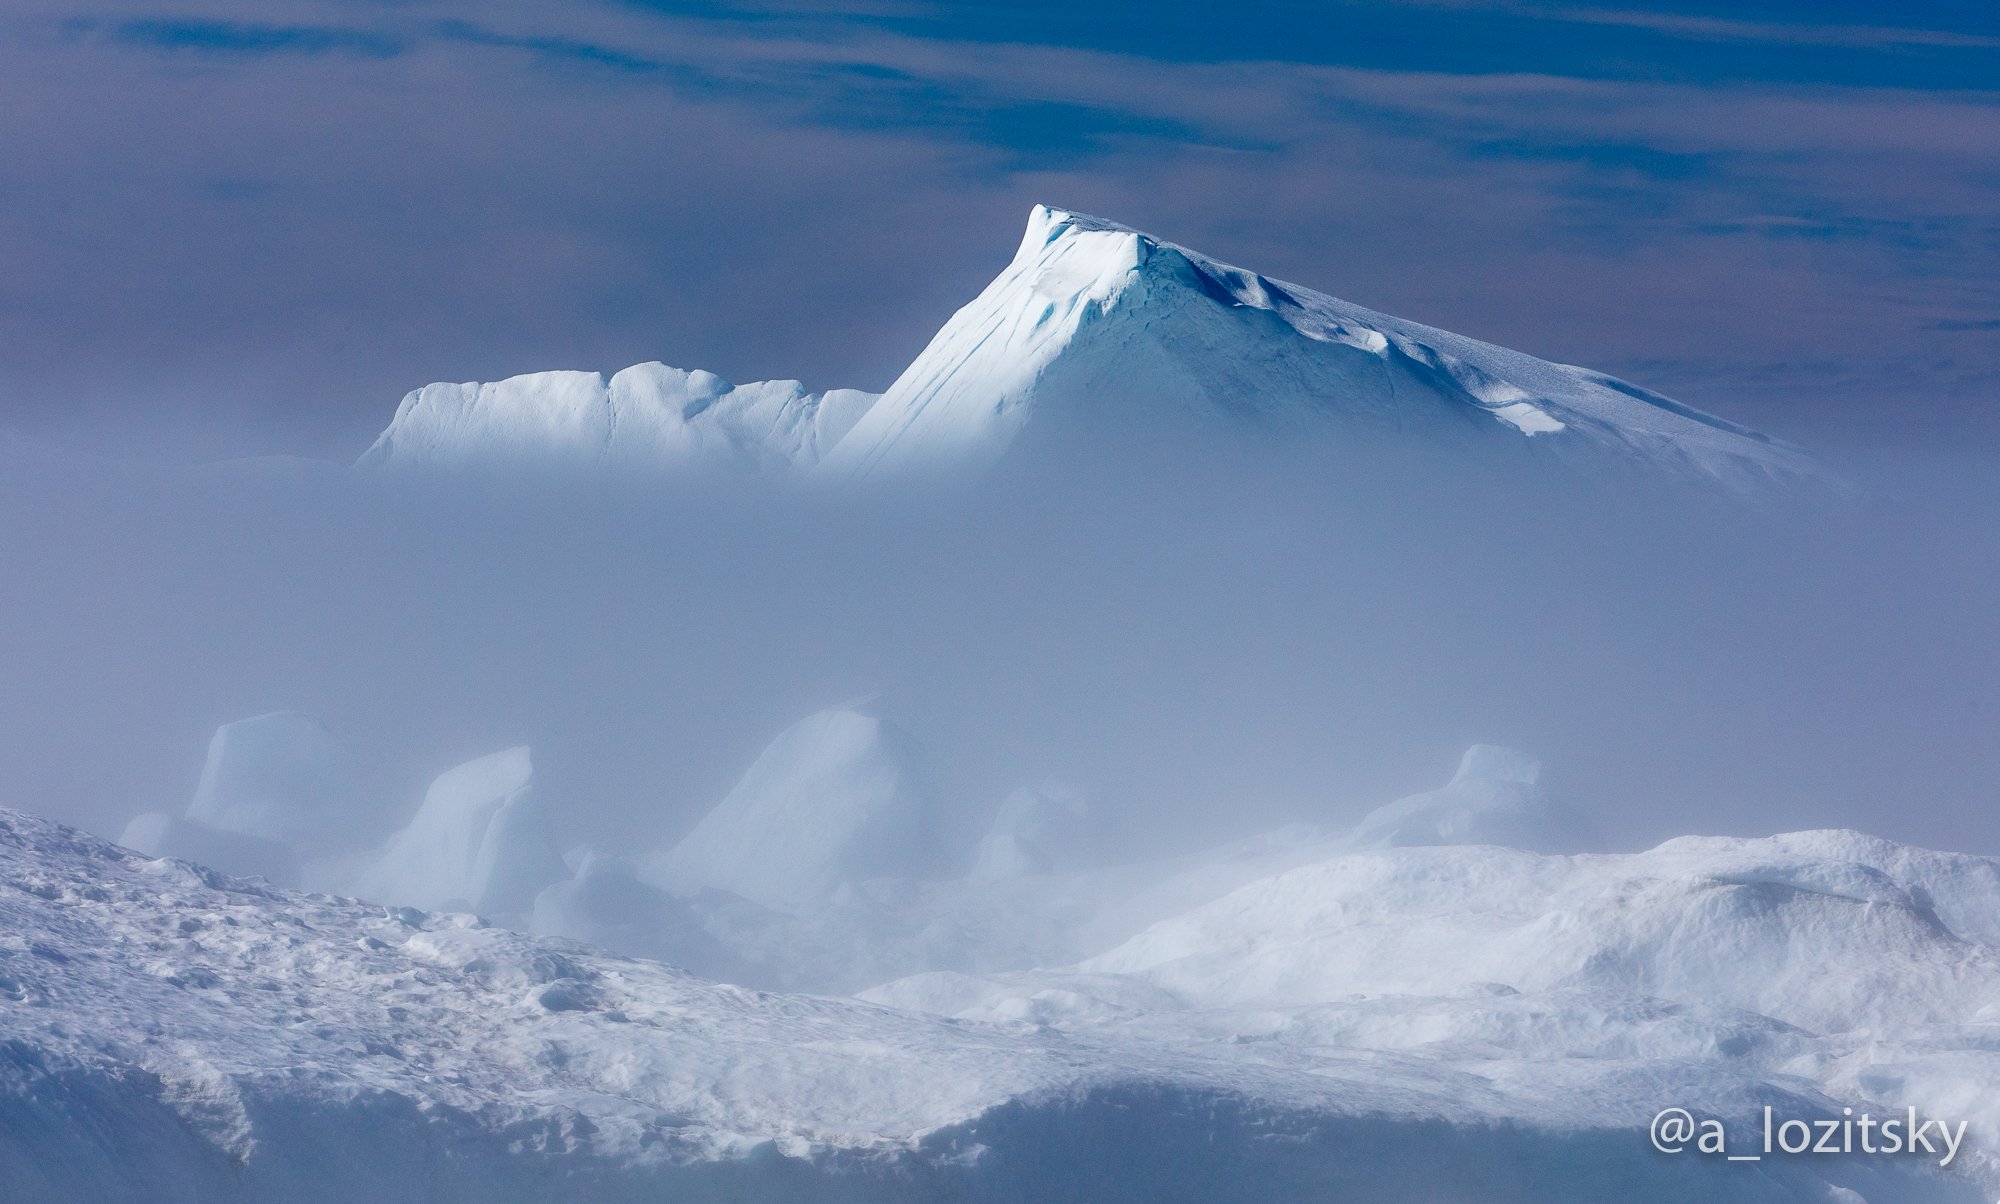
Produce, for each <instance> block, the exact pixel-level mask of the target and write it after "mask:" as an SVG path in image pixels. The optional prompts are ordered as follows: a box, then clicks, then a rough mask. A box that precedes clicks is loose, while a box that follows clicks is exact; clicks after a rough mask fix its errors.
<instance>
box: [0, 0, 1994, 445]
mask: <svg viewBox="0 0 2000 1204" xmlns="http://www.w3.org/2000/svg"><path fill="white" fill-rule="evenodd" d="M0 111H5V112H7V113H9V114H12V115H14V116H13V119H12V120H10V121H7V122H4V123H0V266H3V267H4V270H0V425H4V426H7V427H11V428H13V429H15V430H19V431H25V432H28V433H31V434H36V435H41V436H44V437H51V438H59V439H64V440H67V441H71V442H75V443H81V444H87V445H93V446H107V447H118V446H125V447H135V446H141V447H144V448H146V449H148V450H153V451H164V452H166V453H167V454H177V455H199V454H212V453H217V452H232V453H233V452H249V451H270V450H288V451H298V452H304V453H307V454H318V455H348V454H352V453H353V452H355V451H358V450H359V447H360V446H361V445H362V444H364V443H365V442H366V440H367V438H368V436H369V435H370V433H372V431H373V430H374V429H376V428H377V427H379V426H380V425H381V424H382V423H383V422H384V421H386V419H387V416H388V414H389V413H390V411H391V410H392V409H393V406H394V404H395V401H396V399H397V397H399V396H400V395H401V393H402V392H403V391H404V390H406V389H408V388H411V387H414V386H416V385H420V384H422V383H424V382H426V381H429V380H433V379H479V378H492V377H496V376H500V375H505V374H508V373H512V372H519V371H529V370H534V369H540V368H551V367H589V368H602V369H615V368H618V367H621V366H623V365H625V364H627V363H630V362H634V361H638V360H643V359H652V358H659V359H664V360H667V361H668V362H670V363H675V364H679V365H682V366H687V367H706V368H710V369H712V370H715V371H718V372H720V373H722V374H723V375H725V376H729V377H732V378H735V379H752V378H755V377H761V376H796V377H799V378H802V379H804V380H807V381H808V382H810V383H812V384H814V385H818V386H824V385H843V384H851V385H857V386H861V387H872V388H880V387H882V386H883V385H885V384H886V383H887V382H888V380H889V378H890V377H891V376H892V375H893V373H894V372H895V370H896V368H897V367H899V366H900V365H901V364H902V363H903V362H905V361H907V360H908V359H909V358H910V357H911V356H912V355H913V354H914V353H915V352H916V351H917V350H918V348H920V347H921V345H922V343H923V342H924V340H925V339H926V338H927V337H928V335H929V334H930V332H931V331H932V330H934V329H935V328H936V327H937V326H938V325H939V324H940V323H941V322H942V321H943V319H944V318H945V317H946V316H947V315H948V314H949V313H950V311H951V310H952V309H953V308H954V307H955V306H957V305H958V304H960V303H962V302H963V301H964V300H966V299H967V298H968V297H970V295H971V294H972V293H973V292H974V291H976V290H977V289H978V288H979V286H980V285H981V284H983V283H984V281H985V280H986V279H987V278H988V277H989V276H990V275H991V274H992V273H993V272H994V271H995V270H996V269H997V268H998V267H999V266H1000V264H1002V263H1003V262H1004V261H1005V259H1006V258H1007V256H1008V255H1009V253H1010V252H1011V250H1012V247H1013V243H1014V241H1015V240H1016V238H1017V237H1018V232H1019V227H1020V224H1021V222H1022V220H1023V219H1024V218H1025V216H1026V211H1027V208H1028V206H1029V205H1030V204H1031V203H1033V202H1034V201H1037V200H1048V201H1052V202H1055V203H1059V204H1065V205H1069V206H1073V207H1076V208H1080V209H1084V210H1088V211H1093V212H1099V213H1102V214H1104V215H1105V216H1109V217H1113V218H1116V219H1118V220H1121V221H1124V222H1127V223H1128V224H1133V225H1137V226H1141V227H1143V228H1147V229H1150V230H1154V231H1155V232H1157V233H1159V234H1161V235H1162V236H1164V237H1168V238H1172V239H1175V240H1177V241H1180V242H1184V243H1188V244H1190V245H1193V246H1196V247H1199V248H1201V249H1203V250H1205V251H1208V252H1210V253H1212V254H1215V255H1218V256H1220V257H1222V258H1225V259H1230V260H1233V261H1236V262H1239V263H1243V264H1245V265H1247V266H1251V267H1254V268H1257V269H1260V270H1262V271H1265V272H1266V273H1268V274H1272V275H1276V276H1279V277H1283V278H1289V279H1292V280H1295V281H1298V282H1300V283H1303V284H1306V285H1309V286H1312V287H1316V288H1319V289H1322V290H1324V291H1328V292H1332V293H1335V294H1337V295H1340V296H1344V297H1347V298H1350V299H1352V300H1355V301H1359V302H1362V303H1364V304H1368V305H1372V306H1375V307H1377V308H1381V309H1386V310H1389V311H1392V312H1396V313H1400V314H1404V315H1406V316H1409V317H1413V318H1417V319H1419V320H1423V321H1428V322H1432V323H1435V324H1438V325H1443V326H1447V327H1451V328H1453V329H1458V330H1461V331H1464V332H1466V333H1468V334H1473V335H1476V336H1480V337H1484V338H1489V339H1493V340H1495V341H1498V342H1502V343H1507V344H1510V345H1513V346H1518V347H1521V348H1522V349H1524V350H1528V351H1532V352H1535V353H1537V354H1542V355H1547V356H1550V357H1552V358H1557V359H1563V360H1568V361H1572V362H1581V363H1586V364H1589V365H1591V366H1593V367H1599V368H1603V369H1605V370H1608V371H1612V372H1616V373H1619V374H1621V375H1627V376H1631V377H1633V378H1635V379H1637V380H1639V381H1641V382H1643V383H1646V384H1648V385H1650V386H1653V387H1656V388H1660V389H1662V390H1664V391H1667V392H1670V393H1673V394H1676V395H1678V396H1680V397H1682V398H1683V399H1684V400H1687V401H1689V402H1691V403H1693V404H1696V405H1700V406H1703V407H1706V408H1709V409H1714V410H1717V411H1720V412H1723V413H1725V414H1728V415H1731V416H1733V417H1739V418H1742V419H1745V420H1748V421H1751V422H1753V423H1756V424H1760V425H1763V426H1765V427H1767V428H1769V429H1773V430H1775V431H1777V432H1778V433H1780V434H1783V435H1787V436H1790V437H1793V438H1795V439H1800V440H1803V441H1806V442H1808V443H1841V442H1853V441H1857V440H1890V441H1894V442H1897V443H1908V444H1949V445H1964V444H1966V443H1968V442H1973V443H1978V444H1982V445H1991V446H1994V447H2000V417H1996V416H1995V411H1996V409H2000V405H1996V402H2000V283H1996V282H2000V6H1993V5H1990V4H1986V3H1976V4H1975V3H1968V2H1958V0H1933V2H1930V3H1915V4H1904V5H1899V6H1894V7H1889V6H1883V5H1880V4H1862V3H1855V2H1853V0H1823V2H1821V3H1814V4H1803V3H1733V4H1721V3H1703V2H1689V0H1683V2H1681V3H1676V4H1672V5H1664V6H1659V5H1656V6H1649V7H1645V8H1633V7H1619V6H1617V5H1616V4H1615V3H1606V4H1562V3H1545V4H1532V3H1505V2H1500V3H1484V2H1478V0H1434V2H1431V3H1377V2H1368V0H1353V2H1348V3H1340V2H1334V3H1317V4H1304V3H1269V2H1266V3H1239V4H1233V5H1228V6H1215V5H1184V6H1173V5H1158V4H1153V5H1137V4H1097V5H1089V6H1079V5H1073V4H1061V5H1058V4H1049V3H1042V2H1030V3H1014V4H980V5H951V6H942V5H932V4H923V3H906V2H903V0H874V2H872V3H865V4H861V5H856V6H831V5H820V4H812V3H797V4H791V3H771V4H764V5H733V4H726V3H712V4H670V3H650V2H645V3H639V2H626V0H617V2H598V0H578V2H573V3H566V4H550V3H527V2H523V0H497V2H488V3H482V4H476V5H475V4H471V3H466V2H463V0H294V2H292V3H284V4H273V3H263V4H256V3H249V2H247V0H187V2H186V3H179V4H175V3H161V2H158V0H111V2H109V3H103V4H96V5H93V4H89V3H77V2H74V0H63V2H55V0H24V2H23V3H17V4H14V5H10V6H9V10H8V12H7V13H6V14H5V15H0Z"/></svg>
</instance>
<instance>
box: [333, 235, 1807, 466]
mask: <svg viewBox="0 0 2000 1204" xmlns="http://www.w3.org/2000/svg"><path fill="white" fill-rule="evenodd" d="M1246 435H1247V436H1250V437H1252V438H1258V437H1262V438H1265V439H1277V440H1283V441H1286V442H1296V441H1298V440H1300V439H1301V438H1306V439H1313V440H1319V441H1321V442H1324V443H1325V444H1327V445H1328V446H1331V447H1343V446H1356V447H1367V446H1396V447H1401V448H1406V449H1407V448H1413V449H1418V450H1419V451H1421V452H1422V453H1424V454H1436V455H1443V456H1470V457H1472V458H1473V460H1474V461H1483V460H1490V459H1493V458H1495V457H1501V458H1510V457H1511V458H1518V457H1521V456H1532V457H1536V458H1538V459H1540V460H1545V461H1549V462H1555V463H1561V464H1565V465H1570V466H1576V467H1594V468H1606V467H1609V468H1615V469H1618V470H1621V471H1625V470H1636V471H1638V472H1640V473H1641V474H1647V475H1655V476H1660V477H1664V478H1668V479H1678V480H1698V481H1703V482H1708V483H1719V484H1722V485H1725V486H1727V487H1729V488H1732V489H1754V488H1759V487H1763V486H1768V485H1771V484H1774V483H1781V484H1788V485H1789V484H1794V483H1797V482H1800V481H1806V480H1816V479H1820V476H1821V474H1820V470H1819V469H1818V468H1817V467H1816V466H1815V465H1814V464H1813V463H1812V462H1811V461H1810V460H1808V459H1807V458H1806V457H1805V456H1804V455H1803V454H1802V453H1801V452H1799V451H1798V450H1796V449H1794V448H1791V447H1789V446H1787V445H1785V444H1782V443H1779V442H1776V441H1774V440H1772V439H1769V438H1767V437H1765V436H1763V435H1760V434H1758V433H1756V432H1754V431H1750V430H1747V429H1745V428H1743V427H1740V426H1737V425H1736V424H1734V423H1731V422H1727V421H1725V420H1723V419H1720V418H1717V417H1714V416H1712V415H1709V414H1704V413H1702V412H1701V411H1699V410H1695V409H1693V408H1691V407H1689V406H1686V405H1682V404H1680V403H1679V402H1676V401H1673V400H1671V399H1669V398H1666V397H1663V396H1661V395H1659V394H1657V393H1653V392H1650V391H1648V390H1645V389H1642V388H1640V387H1638V386H1636V385H1632V384H1628V383H1626V382H1624V381H1621V380H1617V379H1614V378H1612V377H1609V376H1605V375H1603V374H1602V373H1598V372H1592V371H1590V370H1588V369H1584V368H1577V367H1571V366H1568V365H1564V364H1555V363H1550V362H1548V361H1546V360H1541V359H1537V358H1535V357H1534V356H1530V355H1525V354H1523V353H1521V352H1518V351H1510V350H1508V349H1506V348H1504V347H1497V346H1494V345H1493V344H1490V343H1483V342H1480V341H1478V340H1476V339H1470V338H1466V337H1464V336H1462V335H1456V334H1452V333H1450V332H1449V331H1444V330H1439V329H1436V328H1434V327H1430V326H1425V325H1422V324H1420V323H1416V322H1410V321H1406V320H1404V319H1401V318H1396V317H1391V316H1389V315H1387V314H1382V313H1377V312H1375V311H1374V310H1370V309H1365V308H1363V307H1361V306H1358V305H1354V304H1352V303H1350V302H1346V301H1342V300H1339V299H1337V298H1334V297H1330V296H1327V295H1325V294H1323V293H1318V292H1315V291H1313V290H1311V289H1308V288H1304V287H1302V286H1299V285H1296V284H1287V283H1283V282H1280V281H1276V280H1271V279H1269V278H1267V277H1264V276H1261V275H1258V274H1257V273H1255V272H1251V271H1246V270H1244V269H1242V268H1237V267H1233V266H1231V265H1229V264H1226V263H1222V262H1220V261H1218V260H1214V259H1210V258H1208V257H1207V256H1205V255H1202V254H1200V253H1198V252H1196V251H1192V250H1189V249H1188V248H1186V247H1181V246H1177V245H1175V244H1173V243H1170V242H1165V241H1162V240H1161V239H1158V238H1155V237H1153V236H1152V235H1149V234H1144V233H1141V232H1139V231H1137V230H1132V229H1128V228H1127V227H1124V226H1120V225H1118V224H1116V223H1114V222H1108V221H1104V220H1102V219H1099V218H1094V217H1088V216H1085V215H1083V214H1080V213H1073V212H1068V211H1065V210H1062V209H1055V208H1050V207H1048V206H1044V205H1037V206H1035V207H1034V210H1033V212H1032V213H1031V214H1030V215H1029V219H1028V228H1027V231H1026V233H1025V235H1024V236H1023V238H1022V240H1021V244H1020V248H1019V250H1018V251H1017V252H1016V253H1015V256H1014V259H1013V262H1012V263H1010V264H1009V265H1008V266H1007V268H1006V269H1005V270H1004V271H1003V272H1001V274H1000V275H999V276H998V277H996V278H995V279H994V280H993V282H992V283H991V284H989V285H987V287H986V288H985V290H984V291H982V292H981V293H980V294H979V295H978V296H977V297H975V298H974V299H973V300H972V301H971V302H970V303H969V304H967V305H966V306H965V307H964V308H963V309H961V310H959V311H958V312H957V313H956V314H954V315H953V316H952V318H951V320H950V321H949V322H947V323H946V324H945V325H944V327H943V328H942V329H941V330H939V331H938V333H937V335H936V336H935V337H933V338H932V339H931V342H930V344H929V346H927V347H926V348H925V349H924V351H923V353H922V354H921V355H919V356H918V357H917V359H916V360H915V361H913V362H912V363H911V364H910V365H909V366H908V367H907V368H905V369H904V370H903V372H902V373H901V374H900V375H899V376H898V377H897V378H896V380H895V381H894V383H892V384H891V385H890V386H889V389H888V391H887V392H886V393H884V394H882V395H880V396H879V397H878V396H876V395H874V394H869V393H863V392H859V391H856V390H833V391H830V392H826V393H808V392H806V391H805V389H804V387H803V386H801V385H800V384H798V383H797V382H795V381H767V382H760V383H756V384H748V385H739V386H732V385H730V384H728V383H727V382H725V381H722V380H720V379H719V378H717V377H716V376H714V375H712V374H710V373H707V372H699V371H696V372H687V371H682V370H680V369H676V368H669V367H667V366H665V365H663V364H640V365H638V366H636V367H632V368H628V369H626V370H624V371H623V372H620V373H618V374H617V375H615V376H613V377H611V378H610V379H609V380H606V379H605V378H604V377H603V376H601V375H599V374H597V373H591V372H542V373H535V374H532V375H528V376H518V377H514V378H512V379H509V380H504V381H500V382H498V383H492V384H435V385H429V386H426V387H425V388H422V389H419V390H417V391H415V392H413V393H411V394H409V396H407V397H405V398H404V399H403V402H402V404H401V406H399V407H398V409H397V411H396V416H395V419H394V420H393V421H392V422H391V423H390V425H389V427H388V429H386V430H385V431H383V432H382V435H381V437H380V438H379V439H377V440H376V442H375V445H374V446H373V447H372V448H370V449H369V450H368V452H367V453H366V454H365V455H364V456H363V457H362V458H361V463H362V465H363V466H366V467H373V468H414V469H440V468H442V469H482V470H483V469H500V470H506V469H513V470H528V469H535V468H554V469H576V468H584V469H590V470H593V471H600V472H629V473H636V474H637V475H640V476H646V475H661V474H664V475H669V476H671V475H674V474H678V473H683V472H687V471H695V470H702V469H711V468H718V467H726V468H731V469H737V470H745V471H752V472H758V473H763V474H767V475H768V474H777V475H782V476H796V475H805V476H808V477H810V478H812V479H815V480H820V481H827V482H851V481H855V480H858V479H863V478H871V479H884V478H891V479H924V478H929V479H941V478H958V477H962V476H964V475H966V474H968V473H974V472H976V471H977V470H979V469H981V468H983V467H985V466H988V465H991V464H993V463H995V462H996V461H998V460H1000V459H1001V458H1002V457H1003V456H1007V455H1010V454H1018V453H1019V448H1020V446H1021V445H1023V442H1024V440H1025V441H1026V442H1028V443H1035V444H1037V445H1038V446H1039V447H1041V448H1043V449H1047V448H1049V447H1060V448H1066V449H1069V450H1072V451H1075V450H1081V451H1083V452H1084V453H1085V454H1091V452H1092V449H1095V451H1096V454H1105V453H1111V454H1116V452H1117V451H1118V449H1121V448H1124V447H1127V446H1129V445H1130V443H1131V441H1132V439H1133V438H1134V437H1135V436H1137V437H1143V438H1146V439H1160V438H1166V439H1169V440H1174V439H1178V440H1181V441H1183V442H1185V443H1187V444H1188V445H1189V446H1191V447H1194V448H1200V447H1203V446H1207V445H1208V441H1210V440H1214V439H1218V438H1231V437H1238V436H1246Z"/></svg>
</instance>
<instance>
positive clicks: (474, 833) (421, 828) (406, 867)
mask: <svg viewBox="0 0 2000 1204" xmlns="http://www.w3.org/2000/svg"><path fill="white" fill-rule="evenodd" d="M568 877H569V868H568V867H567V866H566V865H565V864H564V863H563V859H562V854H561V853H560V852H559V851H558V846H557V844H556V839H555V836H554V834H553V833H552V831H551V830H550V827H549V821H548V817H547V816H546V814H544V812H543V809H542V804H541V801H540V800H539V799H538V798H537V797H536V794H535V787H534V764H533V762H532V760H531V759H530V757H529V753H528V750H527V749H525V748H510V749H507V750H506V751H504V752H497V753H493V754H491V755H490V756H485V757H480V758H478V759H477V760H473V761H468V762H466V763H465V764H463V765H460V766H457V767H456V768H454V769H450V770H447V771H445V772H444V773H443V774H441V775H439V777H438V779H437V780H436V781H435V782H433V783H431V787H430V789H429V790H428V791H426V792H425V794H424V801H423V805H422V806H421V807H419V808H418V809H417V813H416V815H415V817H413V818H412V819H411V820H410V823H409V826H407V827H405V828H403V829H402V830H401V831H399V832H397V833H396V834H395V835H394V836H392V837H390V838H389V842H388V845H387V847H385V848H384V849H383V850H382V852H381V854H380V855H379V856H377V857H376V858H375V859H374V860H373V862H372V864H370V865H369V866H367V868H366V869H364V870H363V871H362V872H361V873H360V874H359V875H358V877H357V880H356V882H355V884H354V887H353V890H354V893H355V894H359V895H362V896H364V897H366V898H370V899H380V900H382V901H384V902H388V903H396V904H402V905H405V906H412V907H422V908H426V909H429V910H433V911H469V912H476V913H478V914H481V915H487V916H497V917H508V918H511V919H513V920H514V921H515V922H516V923H519V924H521V925H522V926H525V925H526V921H527V919H528V917H529V916H530V915H531V914H532V913H533V911H534V908H535V897H536V896H537V895H539V894H540V893H541V892H542V891H543V890H544V889H545V888H546V887H548V886H550V885H552V884H554V883H556V882H560V881H562V880H564V879H566V878H568Z"/></svg>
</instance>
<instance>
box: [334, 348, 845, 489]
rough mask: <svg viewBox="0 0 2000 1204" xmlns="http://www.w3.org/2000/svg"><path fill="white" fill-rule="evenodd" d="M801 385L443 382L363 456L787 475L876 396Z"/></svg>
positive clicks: (688, 377) (710, 377)
mask: <svg viewBox="0 0 2000 1204" xmlns="http://www.w3.org/2000/svg"><path fill="white" fill-rule="evenodd" d="M874 399H875V398H874V395H873V394H869V393H862V392H860V391H858V390H854V389H834V390H830V391H828V392H825V393H808V392H806V391H805V389H804V388H803V387H802V386H801V385H800V384H799V382H797V381H791V380H775V381H757V382H754V383H751V384H746V385H732V384H730V383H729V382H727V381H725V380H723V379H722V378H720V377H718V376H716V375H714V374H713V373H709V372H699V371H696V372H686V371H682V370H681V369H679V368H669V367H667V366H666V365H665V364H658V363H651V364H638V365H635V366H633V367H630V368H627V369H625V370H624V371H623V372H620V373H618V374H617V375H615V376H613V377H611V378H610V379H609V380H606V379H605V378H604V377H603V376H602V375H601V374H599V373H595V372H537V373H532V374H530V375H527V376H516V377H512V378H510V379H508V380H503V381H499V382H497V383H492V384H434V385H427V386H425V387H424V388H421V389H418V390H416V391H415V392H413V393H411V394H409V395H408V396H407V397H405V398H403V402H402V404H401V405H400V406H398V407H397V409H396V417H395V419H394V421H392V422H391V423H390V424H389V427H388V429H387V430H385V431H383V432H382V434H381V436H380V437H379V438H377V439H376V440H375V445H374V446H373V447H371V448H369V449H368V451H367V452H366V453H365V454H364V455H363V456H362V457H361V461H360V463H361V465H362V466H363V467H369V468H391V469H396V468H433V469H434V468H446V469H460V470H462V469H480V468H508V467H513V468H523V467H537V468H549V467H560V468H596V469H611V470H628V471H633V472H639V473H645V472H650V471H653V470H657V469H662V468H673V467H697V466H700V467H719V468H733V469H748V470H782V469H789V468H791V467H793V466H795V465H797V466H803V465H809V464H811V463H813V462H815V461H816V460H818V459H819V457H820V456H821V455H823V454H824V453H825V451H826V449H827V448H829V447H831V446H832V445H833V444H834V443H835V442H836V441H837V440H839V439H840V437H841V436H842V435H844V434H846V433H847V430H848V428H849V427H851V426H853V424H854V422H855V420H856V419H857V418H858V417H860V415H861V413H862V412H863V411H864V410H866V409H867V408H868V406H869V405H870V404H871V403H872V402H873V401H874Z"/></svg>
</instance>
